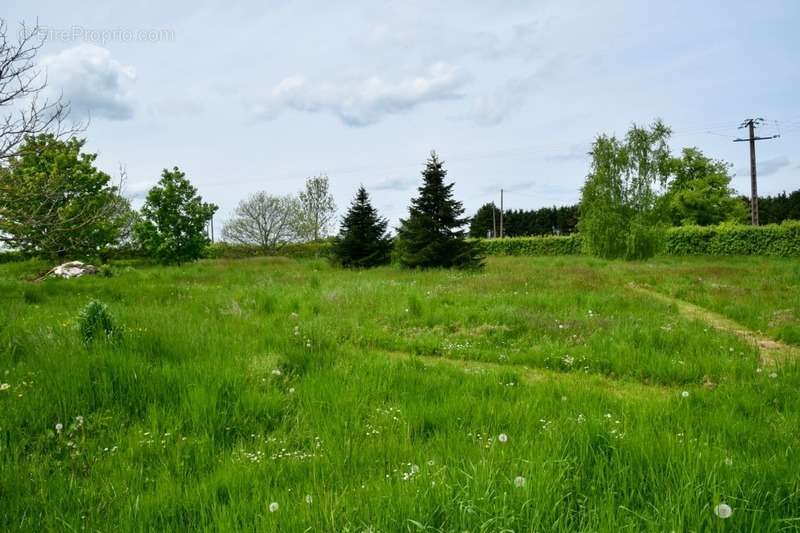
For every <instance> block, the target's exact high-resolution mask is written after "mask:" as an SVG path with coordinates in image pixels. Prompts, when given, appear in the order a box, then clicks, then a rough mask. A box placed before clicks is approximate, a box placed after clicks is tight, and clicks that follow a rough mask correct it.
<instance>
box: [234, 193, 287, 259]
mask: <svg viewBox="0 0 800 533" xmlns="http://www.w3.org/2000/svg"><path fill="white" fill-rule="evenodd" d="M298 210H299V202H298V200H297V198H295V197H293V196H272V195H269V194H267V193H266V192H263V191H262V192H257V193H255V194H252V195H251V196H250V197H248V198H246V199H245V200H242V201H241V202H239V205H238V206H237V207H236V211H235V212H234V215H233V218H231V219H230V220H229V221H227V222H226V223H225V226H223V228H222V238H223V240H226V241H230V242H234V243H238V244H255V245H258V246H261V247H263V248H274V247H277V246H280V245H281V244H284V243H286V242H289V241H292V240H294V239H295V232H294V226H293V223H294V221H295V219H296V217H297V212H298Z"/></svg>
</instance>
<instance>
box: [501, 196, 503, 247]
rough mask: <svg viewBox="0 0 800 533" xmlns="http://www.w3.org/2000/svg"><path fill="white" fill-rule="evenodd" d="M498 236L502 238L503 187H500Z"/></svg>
mask: <svg viewBox="0 0 800 533" xmlns="http://www.w3.org/2000/svg"><path fill="white" fill-rule="evenodd" d="M500 238H501V239H502V238H503V189H500Z"/></svg>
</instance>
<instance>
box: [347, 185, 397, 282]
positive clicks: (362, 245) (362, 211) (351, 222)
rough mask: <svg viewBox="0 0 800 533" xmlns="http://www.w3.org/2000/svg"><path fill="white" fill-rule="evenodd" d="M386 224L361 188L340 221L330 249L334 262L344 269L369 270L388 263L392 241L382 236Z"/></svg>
mask: <svg viewBox="0 0 800 533" xmlns="http://www.w3.org/2000/svg"><path fill="white" fill-rule="evenodd" d="M387 225H388V221H387V220H386V219H385V218H381V217H380V216H378V211H377V210H376V209H375V208H374V207H372V204H371V203H370V201H369V194H367V190H366V189H365V188H364V186H363V185H362V186H361V187H359V188H358V192H357V193H356V197H355V198H354V199H353V202H352V203H351V204H350V208H349V209H348V210H347V214H346V215H345V217H344V219H343V220H342V227H341V229H340V230H339V235H338V237H337V238H336V242H335V243H334V246H333V256H334V259H335V260H336V261H337V262H338V263H340V264H341V265H343V266H346V267H373V266H379V265H385V264H387V263H388V262H389V260H390V254H391V249H392V240H391V238H390V237H389V235H388V234H387V233H386V226H387Z"/></svg>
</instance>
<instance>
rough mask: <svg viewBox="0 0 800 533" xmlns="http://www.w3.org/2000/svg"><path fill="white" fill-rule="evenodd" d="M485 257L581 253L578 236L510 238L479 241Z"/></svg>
mask: <svg viewBox="0 0 800 533" xmlns="http://www.w3.org/2000/svg"><path fill="white" fill-rule="evenodd" d="M481 244H482V246H483V251H484V253H485V254H487V255H577V254H580V253H581V238H580V236H579V235H575V234H573V235H568V236H565V237H556V236H552V237H550V236H548V237H512V238H508V239H489V240H483V241H481Z"/></svg>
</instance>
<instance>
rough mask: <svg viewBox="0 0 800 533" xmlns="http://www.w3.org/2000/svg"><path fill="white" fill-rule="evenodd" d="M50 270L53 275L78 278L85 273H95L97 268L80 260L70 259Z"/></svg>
mask: <svg viewBox="0 0 800 533" xmlns="http://www.w3.org/2000/svg"><path fill="white" fill-rule="evenodd" d="M50 272H51V273H52V275H53V276H58V277H59V278H79V277H81V276H85V275H87V274H97V272H98V268H97V267H96V266H94V265H87V264H86V263H81V262H80V261H70V262H69V263H64V264H63V265H58V266H57V267H55V268H54V269H53V270H51V271H50Z"/></svg>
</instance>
